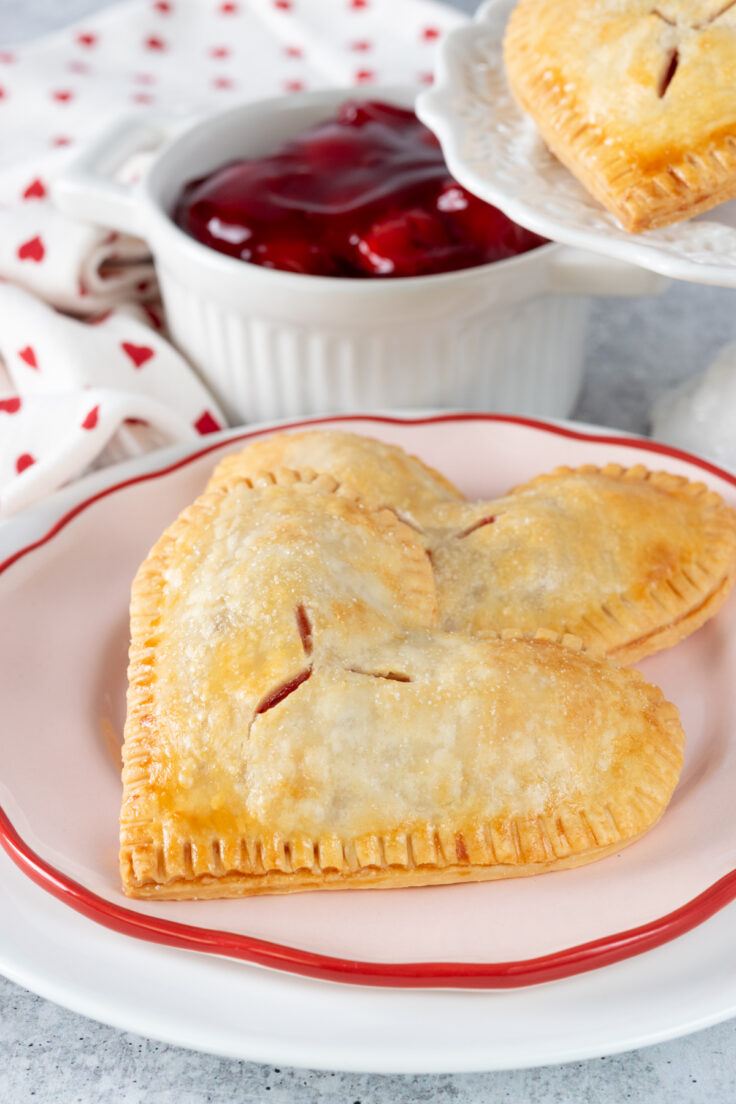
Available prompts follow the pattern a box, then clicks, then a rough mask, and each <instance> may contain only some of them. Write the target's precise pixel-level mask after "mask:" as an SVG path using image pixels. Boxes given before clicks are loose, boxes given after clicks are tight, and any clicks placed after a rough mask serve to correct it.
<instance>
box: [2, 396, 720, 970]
mask: <svg viewBox="0 0 736 1104" xmlns="http://www.w3.org/2000/svg"><path fill="white" fill-rule="evenodd" d="M349 421H362V422H366V421H370V422H377V423H383V424H388V425H431V424H436V423H440V422H458V421H484V422H503V423H505V424H516V425H522V426H527V427H529V428H532V429H536V430H540V431H542V432H545V433H551V434H556V435H559V436H563V437H568V438H572V439H574V440H580V441H591V442H593V443H598V444H608V445H617V446H625V447H629V448H631V447H633V448H636V449H639V450H641V451H644V452H651V453H655V454H657V455H662V456H671V457H674V458H676V459H679V460H684V461H686V462H688V463H690V464H693V465H694V466H696V467H698V468H700V469H701V470H702V471H705V472H709V473H711V474H713V475H716V476H718V477H719V478H720V479H723V480H724V481H725V482H727V483H730V484H731V485H732V486H734V487H736V477H735V476H733V475H730V474H729V473H728V472H726V471H723V470H722V469H721V468H718V467H717V466H716V465H714V464H710V463H709V462H708V461H706V460H700V459H698V458H696V457H694V456H691V455H689V454H688V453H685V452H682V451H680V450H678V449H674V448H670V447H668V446H666V445H660V444H655V443H654V442H651V441H642V440H640V439H637V438H631V437H615V436H608V435H600V434H598V435H596V434H589V433H582V432H577V431H575V430H573V429H568V428H567V427H564V426H556V425H549V424H547V423H545V422H540V421H536V420H534V419H531V418H522V417H510V416H504V415H495V414H445V415H434V416H432V417H426V418H398V417H378V416H373V417H371V416H369V415H360V414H355V415H342V416H339V415H335V416H334V417H331V418H321V419H316V420H307V421H304V420H302V421H296V422H292V423H289V424H284V425H281V426H279V427H278V428H279V429H284V430H286V429H295V428H297V427H302V426H305V425H325V424H329V423H331V422H343V423H344V422H349ZM273 431H274V430H273V428H269V429H260V430H252V431H250V432H248V431H246V432H244V433H242V434H239V435H238V436H236V437H232V438H230V439H229V440H228V442H227V443H228V444H231V443H232V444H235V443H236V442H238V441H242V440H247V439H249V438H251V437H257V436H262V435H263V434H266V433H272V432H273ZM221 447H222V441H218V442H217V443H213V444H210V445H208V446H206V447H204V448H201V449H199V450H197V451H196V452H194V453H191V454H190V455H188V456H186V457H184V458H183V459H182V460H179V461H177V462H176V463H174V464H171V465H169V466H168V467H166V468H162V469H160V470H157V471H154V472H147V473H145V474H143V475H140V476H136V477H134V478H132V479H127V480H124V481H122V482H120V483H116V484H114V485H112V486H110V487H107V488H105V489H104V490H102V491H99V492H98V493H97V494H94V495H91V496H90V497H89V498H86V499H84V500H83V501H82V502H79V503H77V505H76V506H74V507H73V508H72V509H71V510H69V511H68V512H67V513H66V514H64V515H63V517H61V518H60V519H59V520H58V521H57V522H55V523H54V525H52V527H51V528H50V529H49V530H48V532H47V533H46V534H45V535H44V536H42V537H40V538H39V539H38V540H36V541H33V542H32V543H31V544H28V545H26V546H25V547H24V548H21V549H19V550H18V551H17V552H15V553H13V554H12V555H11V556H9V557H8V558H7V559H6V560H5V561H4V562H3V563H2V564H0V574H2V573H3V572H4V571H6V570H7V569H8V568H9V567H10V566H11V565H12V564H14V563H16V562H17V561H18V560H20V559H21V558H23V557H24V556H26V555H28V554H29V553H30V552H32V551H33V550H34V549H36V548H39V547H41V546H42V545H45V544H47V543H48V542H49V541H50V540H52V539H53V537H54V536H55V535H56V534H57V533H59V532H60V531H61V530H62V529H64V528H65V527H66V526H67V525H68V524H69V523H70V522H71V521H72V519H73V518H75V517H76V516H77V515H78V514H80V513H82V512H83V511H84V510H86V509H87V508H88V507H89V506H91V505H92V504H93V503H94V502H96V501H98V500H99V499H101V498H105V497H106V496H107V495H110V494H113V493H114V492H116V491H119V490H121V489H123V488H124V487H129V486H132V485H134V484H136V483H142V482H145V481H147V480H149V479H156V478H159V477H161V476H164V475H168V474H169V473H171V472H173V471H176V470H177V469H179V468H181V467H184V466H185V465H187V464H190V463H192V462H194V461H195V460H198V459H200V458H201V457H203V456H206V455H207V454H208V453H210V452H213V451H215V450H216V449H219V448H221ZM0 845H2V847H3V849H4V850H5V851H6V852H7V854H8V855H9V857H10V858H11V859H12V860H13V862H14V863H15V864H16V865H17V866H18V867H19V868H20V869H21V870H22V871H23V873H24V874H26V875H27V876H28V877H29V878H30V879H31V880H32V881H33V882H35V884H36V885H38V886H40V887H41V888H42V889H44V890H45V891H46V892H47V893H50V894H51V895H52V896H53V897H56V898H57V899H58V900H60V901H62V902H63V903H64V904H66V905H68V906H69V907H70V908H73V909H74V910H75V911H76V912H79V913H81V914H82V915H83V916H86V917H88V918H89V919H91V920H94V921H95V922H96V923H98V924H102V925H103V926H105V927H107V928H110V929H112V930H113V931H116V932H119V933H121V934H123V935H128V936H133V937H135V938H137V939H144V940H147V941H148V942H151V943H159V944H164V945H166V946H169V947H179V948H183V949H185V950H192V951H204V952H206V953H208V954H217V955H224V956H226V957H228V958H234V959H240V960H242V961H245V962H250V963H254V964H257V965H260V966H268V967H271V968H274V969H279V970H285V971H288V972H289V973H293V974H300V975H302V976H305V977H312V978H319V979H322V980H327V981H341V982H346V983H350V984H358V985H374V986H393V987H396V988H452V987H454V988H466V989H491V988H492V989H511V988H518V987H521V986H527V985H538V984H540V983H542V982H548V981H556V980H558V979H560V978H566V977H572V976H573V975H575V974H579V973H583V972H586V971H588V970H594V969H599V968H600V967H602V966H608V965H611V964H612V963H614V962H620V961H622V960H623V959H626V958H631V957H632V956H634V955H638V954H642V953H643V952H645V951H649V950H652V949H653V948H655V947H659V946H661V945H662V944H663V943H667V942H669V941H670V940H672V939H675V938H676V937H677V936H680V935H683V934H684V933H685V932H687V931H690V930H691V929H692V928H694V927H697V926H698V925H699V924H702V923H703V922H704V921H705V920H707V919H708V918H709V917H711V916H713V914H714V913H716V912H718V911H719V909H722V908H723V907H724V906H725V905H727V904H729V903H730V902H731V901H733V900H734V899H736V870H732V871H731V872H730V873H728V874H726V875H725V876H724V877H722V878H720V879H718V881H716V882H715V883H714V884H713V885H711V886H709V887H708V888H707V889H706V890H705V891H704V892H702V893H700V894H698V895H697V896H696V897H694V898H692V900H690V901H688V902H686V903H685V904H684V905H682V906H681V907H680V908H678V909H675V910H674V911H673V912H670V913H667V914H666V915H665V916H661V917H658V918H657V919H655V920H652V921H650V922H649V923H647V924H643V925H641V926H639V927H635V928H630V929H628V930H626V931H621V932H616V933H615V934H613V935H608V936H604V937H603V938H601V939H596V940H593V941H591V942H588V943H582V944H580V945H578V946H575V947H569V948H565V949H564V950H561V951H555V952H554V953H552V954H548V955H544V956H542V957H539V958H530V959H522V960H519V961H516V962H494V963H476V962H470V963H465V962H459V963H458V962H409V963H406V962H405V963H393V962H392V963H382V962H361V961H357V960H354V959H342V958H333V957H330V956H327V955H322V954H316V953H313V952H311V951H307V950H302V949H300V948H295V947H289V946H284V945H280V944H277V943H270V942H266V941H265V940H261V939H256V938H253V937H250V936H247V935H241V934H238V933H233V932H226V931H219V930H215V929H209V928H199V927H195V926H193V925H189V924H179V923H176V922H174V921H170V920H165V919H158V918H156V917H154V916H150V915H146V914H142V913H138V912H135V911H133V910H132V909H128V908H125V907H123V906H121V905H118V904H116V903H114V902H112V901H108V900H106V899H105V898H103V897H100V896H98V895H97V894H95V893H93V892H91V891H90V890H88V889H87V888H86V887H85V886H83V885H81V884H80V883H78V882H76V881H74V880H73V879H71V878H69V877H67V876H66V875H65V874H63V873H62V872H61V871H59V870H57V869H56V868H55V867H54V866H52V865H51V864H50V863H48V862H46V861H45V860H44V859H42V858H41V857H40V856H39V855H38V854H37V853H36V852H35V851H34V850H33V848H31V847H30V846H29V844H28V843H26V841H25V840H24V839H23V838H22V836H21V835H20V833H19V832H18V830H17V829H16V828H15V827H14V826H13V824H12V822H11V821H10V818H9V817H8V816H7V814H6V813H5V811H4V810H3V809H2V808H0Z"/></svg>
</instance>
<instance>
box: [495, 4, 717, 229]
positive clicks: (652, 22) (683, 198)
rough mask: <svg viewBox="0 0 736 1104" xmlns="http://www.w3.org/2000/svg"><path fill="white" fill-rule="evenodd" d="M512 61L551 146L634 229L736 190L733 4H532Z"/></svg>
mask: <svg viewBox="0 0 736 1104" xmlns="http://www.w3.org/2000/svg"><path fill="white" fill-rule="evenodd" d="M504 61H505V65H506V72H507V75H508V79H509V83H510V85H511V89H512V91H513V93H514V95H515V97H516V98H517V100H518V101H519V103H520V105H521V106H522V108H524V109H525V110H526V111H528V113H529V114H530V115H531V116H532V118H533V119H534V121H535V122H536V124H537V126H538V128H539V131H540V133H541V135H542V137H543V139H544V141H545V142H546V143H547V145H548V146H549V147H550V149H551V150H552V151H553V153H555V154H556V155H557V157H558V158H559V159H560V160H561V161H562V162H563V163H564V164H565V165H567V167H568V168H569V169H570V170H571V171H572V172H573V173H574V174H575V176H577V177H578V179H579V180H580V181H581V182H582V184H583V185H584V186H585V187H586V188H587V189H588V190H589V191H590V192H591V193H592V194H593V195H594V196H595V197H596V198H597V199H598V200H599V201H600V202H601V203H603V204H604V205H605V206H606V207H608V209H609V210H610V211H612V212H613V214H614V215H616V216H617V218H618V219H619V221H620V222H621V224H622V225H623V226H624V228H625V229H627V230H631V231H640V230H647V229H652V228H654V227H657V226H665V225H667V224H668V223H672V222H677V221H678V220H680V219H684V218H689V217H690V216H691V215H695V214H697V212H698V211H706V210H708V209H709V208H711V207H715V206H716V205H717V204H719V203H723V202H725V201H726V200H728V199H732V198H733V197H734V196H736V6H735V5H734V4H733V3H732V2H730V0H520V2H519V4H518V5H517V7H516V8H515V9H514V10H513V12H512V14H511V18H510V20H509V23H508V27H507V32H506V38H505V41H504Z"/></svg>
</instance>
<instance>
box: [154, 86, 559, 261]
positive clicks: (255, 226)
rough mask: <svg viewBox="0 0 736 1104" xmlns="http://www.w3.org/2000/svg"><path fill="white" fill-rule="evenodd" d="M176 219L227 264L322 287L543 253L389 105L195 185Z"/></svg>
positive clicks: (349, 111) (346, 108)
mask: <svg viewBox="0 0 736 1104" xmlns="http://www.w3.org/2000/svg"><path fill="white" fill-rule="evenodd" d="M174 218H175V221H176V222H177V223H178V225H179V226H180V227H181V228H182V229H183V230H185V231H186V233H188V234H189V235H191V237H193V238H196V240H197V241H199V242H202V243H203V244H204V245H207V246H209V247H210V248H211V249H216V250H217V251H218V252H220V253H226V254H227V255H228V256H230V257H236V258H238V259H239V260H242V261H247V262H249V263H250V264H257V265H261V266H263V267H264V268H274V269H280V270H282V271H285V272H299V273H306V274H311V275H314V276H342V277H367V276H372V277H384V278H385V277H395V276H423V275H429V274H431V273H437V272H452V271H455V270H457V269H463V268H473V267H475V266H476V265H482V264H488V263H489V262H493V261H500V260H504V259H506V258H508V257H514V256H516V255H517V254H519V253H525V252H527V251H528V250H530V249H534V248H536V247H537V246H539V245H542V244H544V239H543V238H540V237H539V236H538V235H536V234H533V233H531V232H530V231H529V230H524V229H523V228H522V227H520V226H517V225H516V224H515V223H513V222H512V221H511V220H510V219H508V218H507V217H506V216H505V215H504V214H502V213H501V212H500V211H498V210H496V208H495V207H491V206H490V205H489V204H487V203H483V202H482V201H481V200H479V199H476V197H475V196H473V195H471V194H470V193H469V192H467V191H466V190H465V189H464V188H463V187H461V186H460V185H459V184H458V183H457V182H456V181H455V180H453V178H452V177H451V176H450V174H449V172H448V170H447V166H446V164H445V161H444V158H443V156H442V151H441V149H440V146H439V143H438V141H437V139H436V138H435V136H434V135H433V134H432V132H431V131H430V130H428V129H427V128H426V127H425V126H423V125H422V123H420V122H419V120H418V119H417V117H416V115H415V114H414V112H413V111H411V110H408V109H406V108H402V107H397V106H395V105H394V104H388V103H381V102H378V101H348V102H346V103H344V104H342V106H341V107H340V108H339V109H338V112H337V115H336V116H335V118H334V119H328V120H326V121H325V122H322V123H318V124H317V125H316V126H313V127H311V128H310V129H309V130H306V131H304V132H303V133H301V134H298V135H296V136H295V137H294V138H291V139H290V140H289V141H288V142H286V143H285V144H284V145H282V146H281V147H280V148H279V149H278V150H277V151H276V152H275V153H272V154H269V155H267V156H265V157H258V158H253V159H250V160H239V161H233V162H231V163H229V164H227V165H223V166H222V167H221V168H219V169H216V170H215V171H214V172H212V173H210V174H209V175H207V176H205V177H203V178H201V179H198V180H193V181H190V182H189V183H188V184H187V185H186V186H185V187H184V188H183V190H182V192H181V194H180V196H179V199H178V202H177V204H176V208H175V211H174Z"/></svg>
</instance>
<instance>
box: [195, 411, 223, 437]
mask: <svg viewBox="0 0 736 1104" xmlns="http://www.w3.org/2000/svg"><path fill="white" fill-rule="evenodd" d="M194 428H195V429H196V430H197V432H198V433H202V434H205V433H217V431H218V429H219V428H220V427H219V425H218V424H217V422H216V421H215V419H214V418H213V417H212V415H211V414H210V412H209V410H205V411H203V412H202V414H201V415H200V416H199V418H197V420H196V422H195V423H194Z"/></svg>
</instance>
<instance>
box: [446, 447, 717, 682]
mask: <svg viewBox="0 0 736 1104" xmlns="http://www.w3.org/2000/svg"><path fill="white" fill-rule="evenodd" d="M453 514H454V515H455V517H454V521H453ZM435 522H436V523H439V527H438V528H437V529H434V530H432V532H431V533H430V534H429V547H430V549H431V557H432V563H433V565H434V573H435V582H436V585H437V596H438V602H439V608H440V621H441V624H442V626H443V627H444V628H445V629H449V630H453V631H455V630H462V631H465V632H479V631H481V630H483V629H506V628H514V629H519V630H522V631H524V632H534V630H535V629H537V628H542V627H549V628H552V629H555V630H557V631H558V632H569V633H573V634H574V635H576V636H579V637H580V638H581V639H582V640H584V641H585V642H586V644H588V645H589V646H595V647H596V648H599V649H601V650H602V651H604V652H605V653H606V654H607V655H610V656H613V657H615V658H616V659H618V660H619V661H621V662H623V663H634V662H636V661H638V660H640V659H643V658H644V656H647V655H651V654H652V653H654V652H658V651H661V649H663V648H668V647H670V646H671V645H673V644H676V643H677V642H678V641H679V640H682V639H683V638H684V637H686V636H688V635H689V634H690V633H691V632H693V631H694V630H695V629H697V628H699V626H700V625H702V624H704V623H705V622H706V621H707V620H708V619H709V618H710V617H712V616H713V614H714V613H715V612H716V611H717V610H718V609H719V608H720V606H721V605H722V604H723V602H724V600H725V598H726V596H727V594H728V592H729V590H730V589H731V586H732V585H733V581H734V575H735V574H736V513H734V511H733V510H731V509H730V508H729V507H727V506H726V505H725V504H724V502H723V500H722V499H721V498H720V496H719V495H717V494H715V493H714V492H712V491H707V490H706V488H705V486H704V485H703V484H702V483H691V482H689V481H688V480H687V479H684V478H682V477H679V476H675V475H668V474H666V473H665V472H650V471H647V470H646V468H644V467H641V466H637V467H634V468H628V469H625V468H622V467H621V466H620V465H618V464H609V465H608V466H607V467H605V468H602V469H599V468H595V467H584V468H580V469H578V470H577V471H573V470H572V469H570V468H559V469H558V470H557V471H555V472H552V473H551V474H550V475H542V476H539V477H538V478H537V479H533V480H532V481H531V482H530V483H527V484H526V485H524V486H521V487H517V488H515V489H514V490H513V491H512V492H511V493H510V494H508V495H506V496H505V497H504V498H501V499H498V500H496V501H495V502H486V503H480V504H476V505H474V506H473V507H470V506H468V505H467V504H466V505H464V506H463V507H461V508H458V507H456V506H447V505H443V506H441V507H438V510H437V511H436V514H435Z"/></svg>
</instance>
